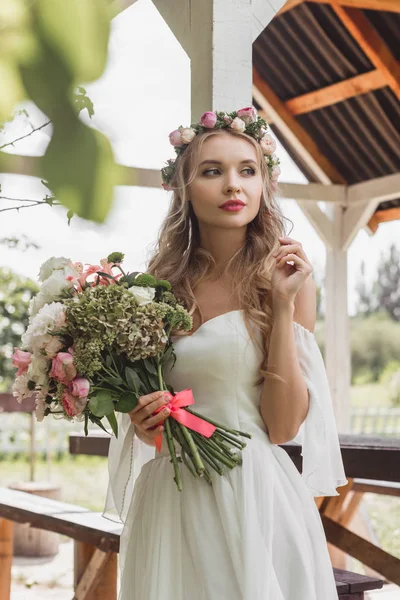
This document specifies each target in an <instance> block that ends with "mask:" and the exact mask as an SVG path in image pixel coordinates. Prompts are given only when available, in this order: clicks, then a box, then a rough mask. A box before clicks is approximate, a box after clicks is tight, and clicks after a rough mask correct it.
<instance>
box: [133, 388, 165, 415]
mask: <svg viewBox="0 0 400 600" xmlns="http://www.w3.org/2000/svg"><path fill="white" fill-rule="evenodd" d="M165 393H166V392H165V391H162V390H158V391H157V392H152V393H151V394H146V395H145V396H139V399H138V403H137V405H136V406H135V408H134V409H133V410H131V412H130V414H135V413H137V412H139V411H141V410H143V409H144V408H145V407H146V406H147V405H148V404H149V403H151V402H154V401H157V400H159V399H161V400H162V399H163V398H164V394H165ZM166 402H167V400H166V401H165V402H164V404H165V403H166ZM161 404H162V402H161Z"/></svg>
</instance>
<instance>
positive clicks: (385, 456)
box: [69, 430, 400, 585]
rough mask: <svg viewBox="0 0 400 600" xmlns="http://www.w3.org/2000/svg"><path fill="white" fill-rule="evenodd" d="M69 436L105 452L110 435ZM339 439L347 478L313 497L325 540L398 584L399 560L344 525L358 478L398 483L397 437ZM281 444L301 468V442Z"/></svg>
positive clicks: (82, 449) (358, 494)
mask: <svg viewBox="0 0 400 600" xmlns="http://www.w3.org/2000/svg"><path fill="white" fill-rule="evenodd" d="M69 440H70V441H69V447H70V452H71V454H91V455H96V456H107V455H108V447H109V442H110V438H109V436H107V434H105V433H103V432H102V431H100V430H99V432H93V433H92V432H91V433H90V435H89V436H88V437H85V435H84V434H83V433H82V434H77V433H71V434H70V438H69ZM339 441H340V447H341V452H342V457H343V464H344V468H345V472H346V476H347V479H348V481H349V482H348V484H347V485H346V486H343V487H340V488H338V492H339V493H340V495H339V496H332V497H325V498H324V497H322V498H316V503H317V506H318V508H319V511H320V514H321V519H322V523H323V525H324V529H325V534H326V538H327V541H328V542H329V543H330V544H332V545H333V546H335V547H336V548H338V549H339V550H341V551H343V552H345V553H346V554H349V555H350V556H352V557H354V558H356V559H357V560H359V561H360V562H362V563H363V564H364V565H367V566H368V567H370V568H371V569H373V570H374V571H377V572H378V573H380V574H382V575H383V576H384V577H386V579H387V580H388V581H391V582H392V583H396V584H397V585H400V560H399V559H398V558H396V557H395V556H392V555H391V554H389V553H388V552H385V551H384V550H382V549H381V548H379V547H378V546H376V545H374V544H372V543H371V542H369V541H367V540H365V539H363V538H362V537H360V536H359V535H357V534H355V533H353V532H352V531H350V530H349V529H348V528H347V525H348V524H349V523H350V522H351V519H352V517H353V515H354V513H355V511H356V509H357V507H358V505H359V503H360V501H361V498H362V493H363V491H362V489H361V488H362V486H361V485H360V482H359V480H360V479H362V480H376V482H377V484H376V487H377V490H376V491H378V488H379V482H392V483H393V484H394V485H395V484H400V439H388V438H380V437H372V436H369V435H348V434H341V435H339ZM281 447H282V448H283V449H284V450H285V451H286V452H287V453H288V454H289V456H290V457H291V459H292V460H293V462H294V464H295V465H296V467H297V469H298V470H299V471H300V472H301V469H302V457H301V446H300V445H299V444H297V443H292V442H291V443H287V444H282V446H281ZM357 486H358V489H357ZM399 490H400V486H399ZM364 491H365V489H364Z"/></svg>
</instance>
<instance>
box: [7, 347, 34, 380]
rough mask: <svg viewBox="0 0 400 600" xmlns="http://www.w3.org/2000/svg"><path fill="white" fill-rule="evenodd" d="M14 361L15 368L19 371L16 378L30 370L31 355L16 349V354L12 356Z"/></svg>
mask: <svg viewBox="0 0 400 600" xmlns="http://www.w3.org/2000/svg"><path fill="white" fill-rule="evenodd" d="M12 359H13V363H12V364H13V367H15V368H16V369H18V371H17V373H16V377H19V375H22V373H25V371H27V370H28V367H29V365H30V364H31V353H30V352H24V351H23V350H20V349H19V348H14V354H13V355H12Z"/></svg>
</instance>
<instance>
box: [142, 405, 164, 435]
mask: <svg viewBox="0 0 400 600" xmlns="http://www.w3.org/2000/svg"><path fill="white" fill-rule="evenodd" d="M170 414H171V411H170V409H169V408H164V409H163V410H161V411H160V412H159V413H157V414H156V415H154V416H153V417H149V418H148V419H145V420H144V421H142V423H141V427H142V429H144V430H145V431H146V433H148V432H147V430H148V429H150V428H151V427H155V426H156V425H160V424H162V423H164V421H165V419H167V418H168V417H169V415H170Z"/></svg>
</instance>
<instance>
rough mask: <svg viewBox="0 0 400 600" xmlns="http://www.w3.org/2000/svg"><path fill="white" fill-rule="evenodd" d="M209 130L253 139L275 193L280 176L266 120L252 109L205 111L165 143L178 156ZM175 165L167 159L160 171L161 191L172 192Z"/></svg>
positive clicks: (175, 132)
mask: <svg viewBox="0 0 400 600" xmlns="http://www.w3.org/2000/svg"><path fill="white" fill-rule="evenodd" d="M211 129H232V130H233V131H239V132H242V133H247V135H250V136H251V137H252V138H254V139H255V140H257V142H259V144H260V146H261V148H262V150H263V153H264V157H265V161H266V163H267V166H268V171H269V178H270V181H271V185H272V188H273V189H274V190H275V191H276V189H277V185H278V178H279V175H280V174H281V168H280V166H279V164H280V161H279V158H278V157H277V156H276V155H275V154H274V152H275V150H276V141H275V139H274V138H273V137H272V136H271V135H270V134H269V133H268V125H267V123H266V121H265V120H264V119H262V118H261V117H259V116H258V115H257V111H256V109H255V108H254V107H253V106H248V107H247V108H241V109H240V110H238V111H233V112H230V113H227V112H223V111H222V112H221V111H215V112H205V113H204V114H203V115H202V117H201V119H200V121H199V122H198V123H192V124H191V126H190V127H182V125H181V126H180V127H178V129H175V130H174V131H172V132H171V133H170V134H169V141H170V142H171V144H172V146H173V147H174V148H175V152H176V154H177V155H178V156H179V155H180V154H182V152H184V151H185V148H186V147H187V146H188V145H189V144H190V142H191V141H192V140H193V139H194V138H195V137H196V135H198V134H199V133H204V132H205V131H210V130H211ZM175 163H176V158H175V159H169V160H167V165H166V166H165V167H163V168H162V169H161V177H162V181H163V183H162V186H163V188H164V189H165V190H171V189H172V188H171V187H170V182H171V180H172V177H173V175H174V173H175Z"/></svg>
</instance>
